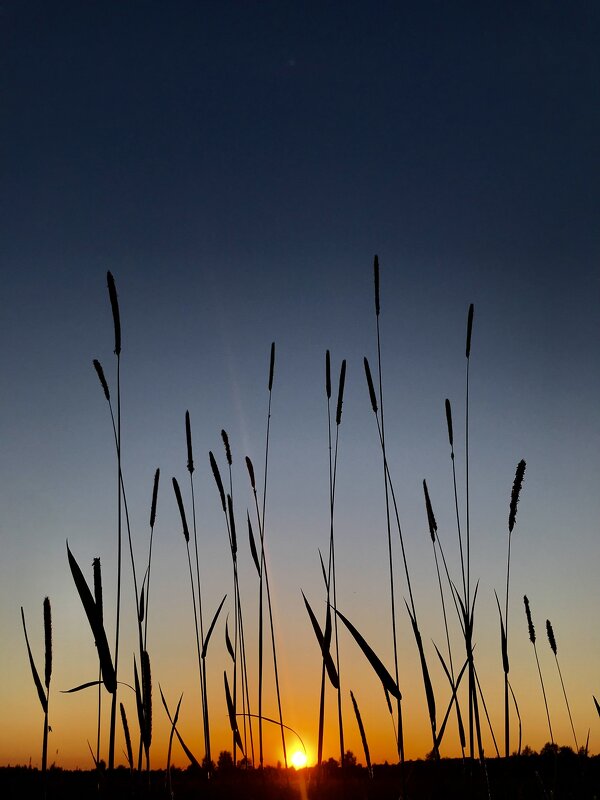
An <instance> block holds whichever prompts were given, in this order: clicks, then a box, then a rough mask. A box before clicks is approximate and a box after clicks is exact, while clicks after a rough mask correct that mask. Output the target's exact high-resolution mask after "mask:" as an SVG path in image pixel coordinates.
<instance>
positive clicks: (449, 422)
mask: <svg viewBox="0 0 600 800" xmlns="http://www.w3.org/2000/svg"><path fill="white" fill-rule="evenodd" d="M446 425H447V426H448V441H449V442H450V447H454V434H453V432H452V408H451V406H450V400H448V398H446Z"/></svg>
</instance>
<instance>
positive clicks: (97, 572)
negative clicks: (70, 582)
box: [92, 558, 104, 764]
mask: <svg viewBox="0 0 600 800" xmlns="http://www.w3.org/2000/svg"><path fill="white" fill-rule="evenodd" d="M92 572H93V576H94V600H95V601H96V608H97V609H98V613H99V615H100V619H101V621H102V622H103V623H104V610H103V602H102V568H101V564H100V559H99V558H95V559H94V560H93V561H92ZM101 725H102V667H101V665H100V660H99V659H98V730H97V732H96V764H99V763H100V734H101Z"/></svg>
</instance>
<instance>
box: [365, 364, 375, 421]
mask: <svg viewBox="0 0 600 800" xmlns="http://www.w3.org/2000/svg"><path fill="white" fill-rule="evenodd" d="M363 363H364V365H365V375H366V376H367V386H368V387H369V397H370V399H371V408H372V409H373V411H374V413H375V414H376V413H377V395H376V394H375V387H374V386H373V378H372V377H371V368H370V367H369V362H368V361H367V357H366V356H365V357H364V359H363Z"/></svg>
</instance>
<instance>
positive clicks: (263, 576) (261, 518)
mask: <svg viewBox="0 0 600 800" xmlns="http://www.w3.org/2000/svg"><path fill="white" fill-rule="evenodd" d="M274 370H275V342H272V343H271V354H270V359H269V380H268V383H267V388H268V391H269V405H268V410H267V431H266V436H265V467H264V483H263V496H262V514H261V513H260V512H259V507H258V496H257V493H256V482H255V481H254V470H253V469H252V470H250V466H251V463H252V462H250V460H249V459H248V458H247V459H246V463H247V464H249V465H250V466H249V474H250V482H251V484H253V485H252V491H253V494H254V504H255V507H256V516H257V521H258V530H259V535H260V590H259V654H258V660H259V664H258V672H259V678H258V680H259V684H258V706H259V709H258V717H259V760H260V766H261V767H262V766H263V764H264V753H263V736H262V720H263V714H262V701H263V623H262V617H263V581H264V589H265V591H266V595H267V607H268V613H269V625H270V629H271V647H272V651H273V669H274V673H275V691H276V694H277V709H278V712H279V725H280V728H281V745H282V749H283V760H284V763H285V766H286V768H287V749H286V743H285V726H284V724H283V713H282V709H281V691H280V686H279V669H278V666H277V648H276V645H275V626H274V623H273V606H272V602H271V589H270V586H269V572H268V568H267V561H266V557H265V511H266V503H267V478H268V467H269V434H270V429H271V401H272V394H273V375H274Z"/></svg>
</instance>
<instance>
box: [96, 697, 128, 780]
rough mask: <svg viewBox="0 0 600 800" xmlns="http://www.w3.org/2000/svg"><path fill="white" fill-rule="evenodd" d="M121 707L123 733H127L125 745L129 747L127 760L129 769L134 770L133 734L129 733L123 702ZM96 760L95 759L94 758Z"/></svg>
mask: <svg viewBox="0 0 600 800" xmlns="http://www.w3.org/2000/svg"><path fill="white" fill-rule="evenodd" d="M119 705H120V707H121V722H122V723H123V733H124V734H125V746H126V747H127V761H128V763H129V769H130V770H131V772H133V750H132V747H131V736H130V734H129V725H128V724H127V714H126V713H125V706H124V705H123V703H120V704H119ZM94 760H95V759H94Z"/></svg>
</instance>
